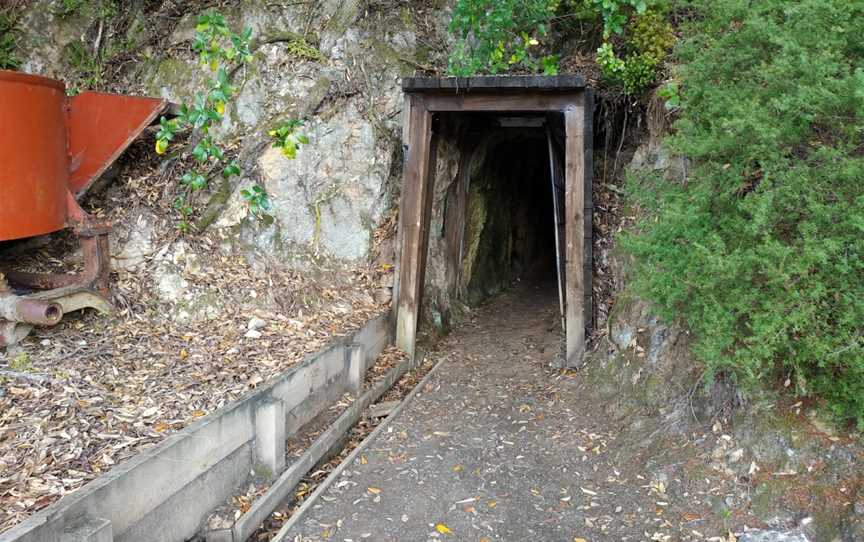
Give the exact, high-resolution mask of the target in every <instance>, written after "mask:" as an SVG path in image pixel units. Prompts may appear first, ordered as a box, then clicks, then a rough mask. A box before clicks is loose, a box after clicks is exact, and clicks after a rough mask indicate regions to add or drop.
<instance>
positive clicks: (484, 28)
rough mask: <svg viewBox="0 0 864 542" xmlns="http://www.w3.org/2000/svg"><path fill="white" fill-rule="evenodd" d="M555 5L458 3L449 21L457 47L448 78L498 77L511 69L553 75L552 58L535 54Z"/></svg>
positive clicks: (488, 0)
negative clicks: (488, 75) (498, 74)
mask: <svg viewBox="0 0 864 542" xmlns="http://www.w3.org/2000/svg"><path fill="white" fill-rule="evenodd" d="M558 5H559V0H458V1H457V2H456V7H455V8H454V10H453V18H452V20H451V21H450V31H451V32H452V33H453V34H455V36H456V43H455V44H454V46H453V50H452V52H451V53H450V60H449V64H448V67H447V71H448V72H449V73H450V74H451V75H459V76H469V75H474V74H475V73H493V74H495V73H502V72H507V71H511V70H513V69H514V68H521V69H527V70H529V71H538V70H542V71H543V72H544V73H546V74H548V75H554V74H557V73H558V59H557V57H556V56H554V55H546V56H541V55H540V54H539V51H540V47H541V43H540V42H541V41H542V40H544V39H545V38H546V37H548V35H549V25H550V19H551V17H552V16H553V15H555V12H556V10H557V9H558Z"/></svg>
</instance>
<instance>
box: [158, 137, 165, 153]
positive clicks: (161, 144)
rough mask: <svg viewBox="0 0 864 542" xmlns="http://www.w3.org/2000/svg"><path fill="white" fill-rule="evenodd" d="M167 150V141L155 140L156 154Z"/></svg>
mask: <svg viewBox="0 0 864 542" xmlns="http://www.w3.org/2000/svg"><path fill="white" fill-rule="evenodd" d="M167 150H168V141H166V140H164V139H157V140H156V154H165V151H167Z"/></svg>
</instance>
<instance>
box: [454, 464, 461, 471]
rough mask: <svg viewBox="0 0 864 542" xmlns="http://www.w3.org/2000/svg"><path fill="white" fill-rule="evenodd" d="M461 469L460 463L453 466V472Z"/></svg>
mask: <svg viewBox="0 0 864 542" xmlns="http://www.w3.org/2000/svg"><path fill="white" fill-rule="evenodd" d="M461 470H462V465H454V466H453V472H459V471H461Z"/></svg>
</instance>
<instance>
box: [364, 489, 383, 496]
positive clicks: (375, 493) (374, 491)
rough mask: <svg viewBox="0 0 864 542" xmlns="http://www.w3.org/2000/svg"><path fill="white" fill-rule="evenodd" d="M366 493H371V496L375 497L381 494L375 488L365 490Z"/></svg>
mask: <svg viewBox="0 0 864 542" xmlns="http://www.w3.org/2000/svg"><path fill="white" fill-rule="evenodd" d="M366 491H368V492H369V493H371V494H373V495H377V494H379V493H381V490H380V489H378V488H377V487H369V488H366Z"/></svg>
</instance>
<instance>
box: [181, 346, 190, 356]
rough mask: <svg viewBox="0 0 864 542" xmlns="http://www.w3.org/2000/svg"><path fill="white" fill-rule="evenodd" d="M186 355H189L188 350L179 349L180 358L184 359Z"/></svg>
mask: <svg viewBox="0 0 864 542" xmlns="http://www.w3.org/2000/svg"><path fill="white" fill-rule="evenodd" d="M188 357H189V352H187V351H186V349H185V348H184V349H182V350H180V359H186V358H188Z"/></svg>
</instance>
